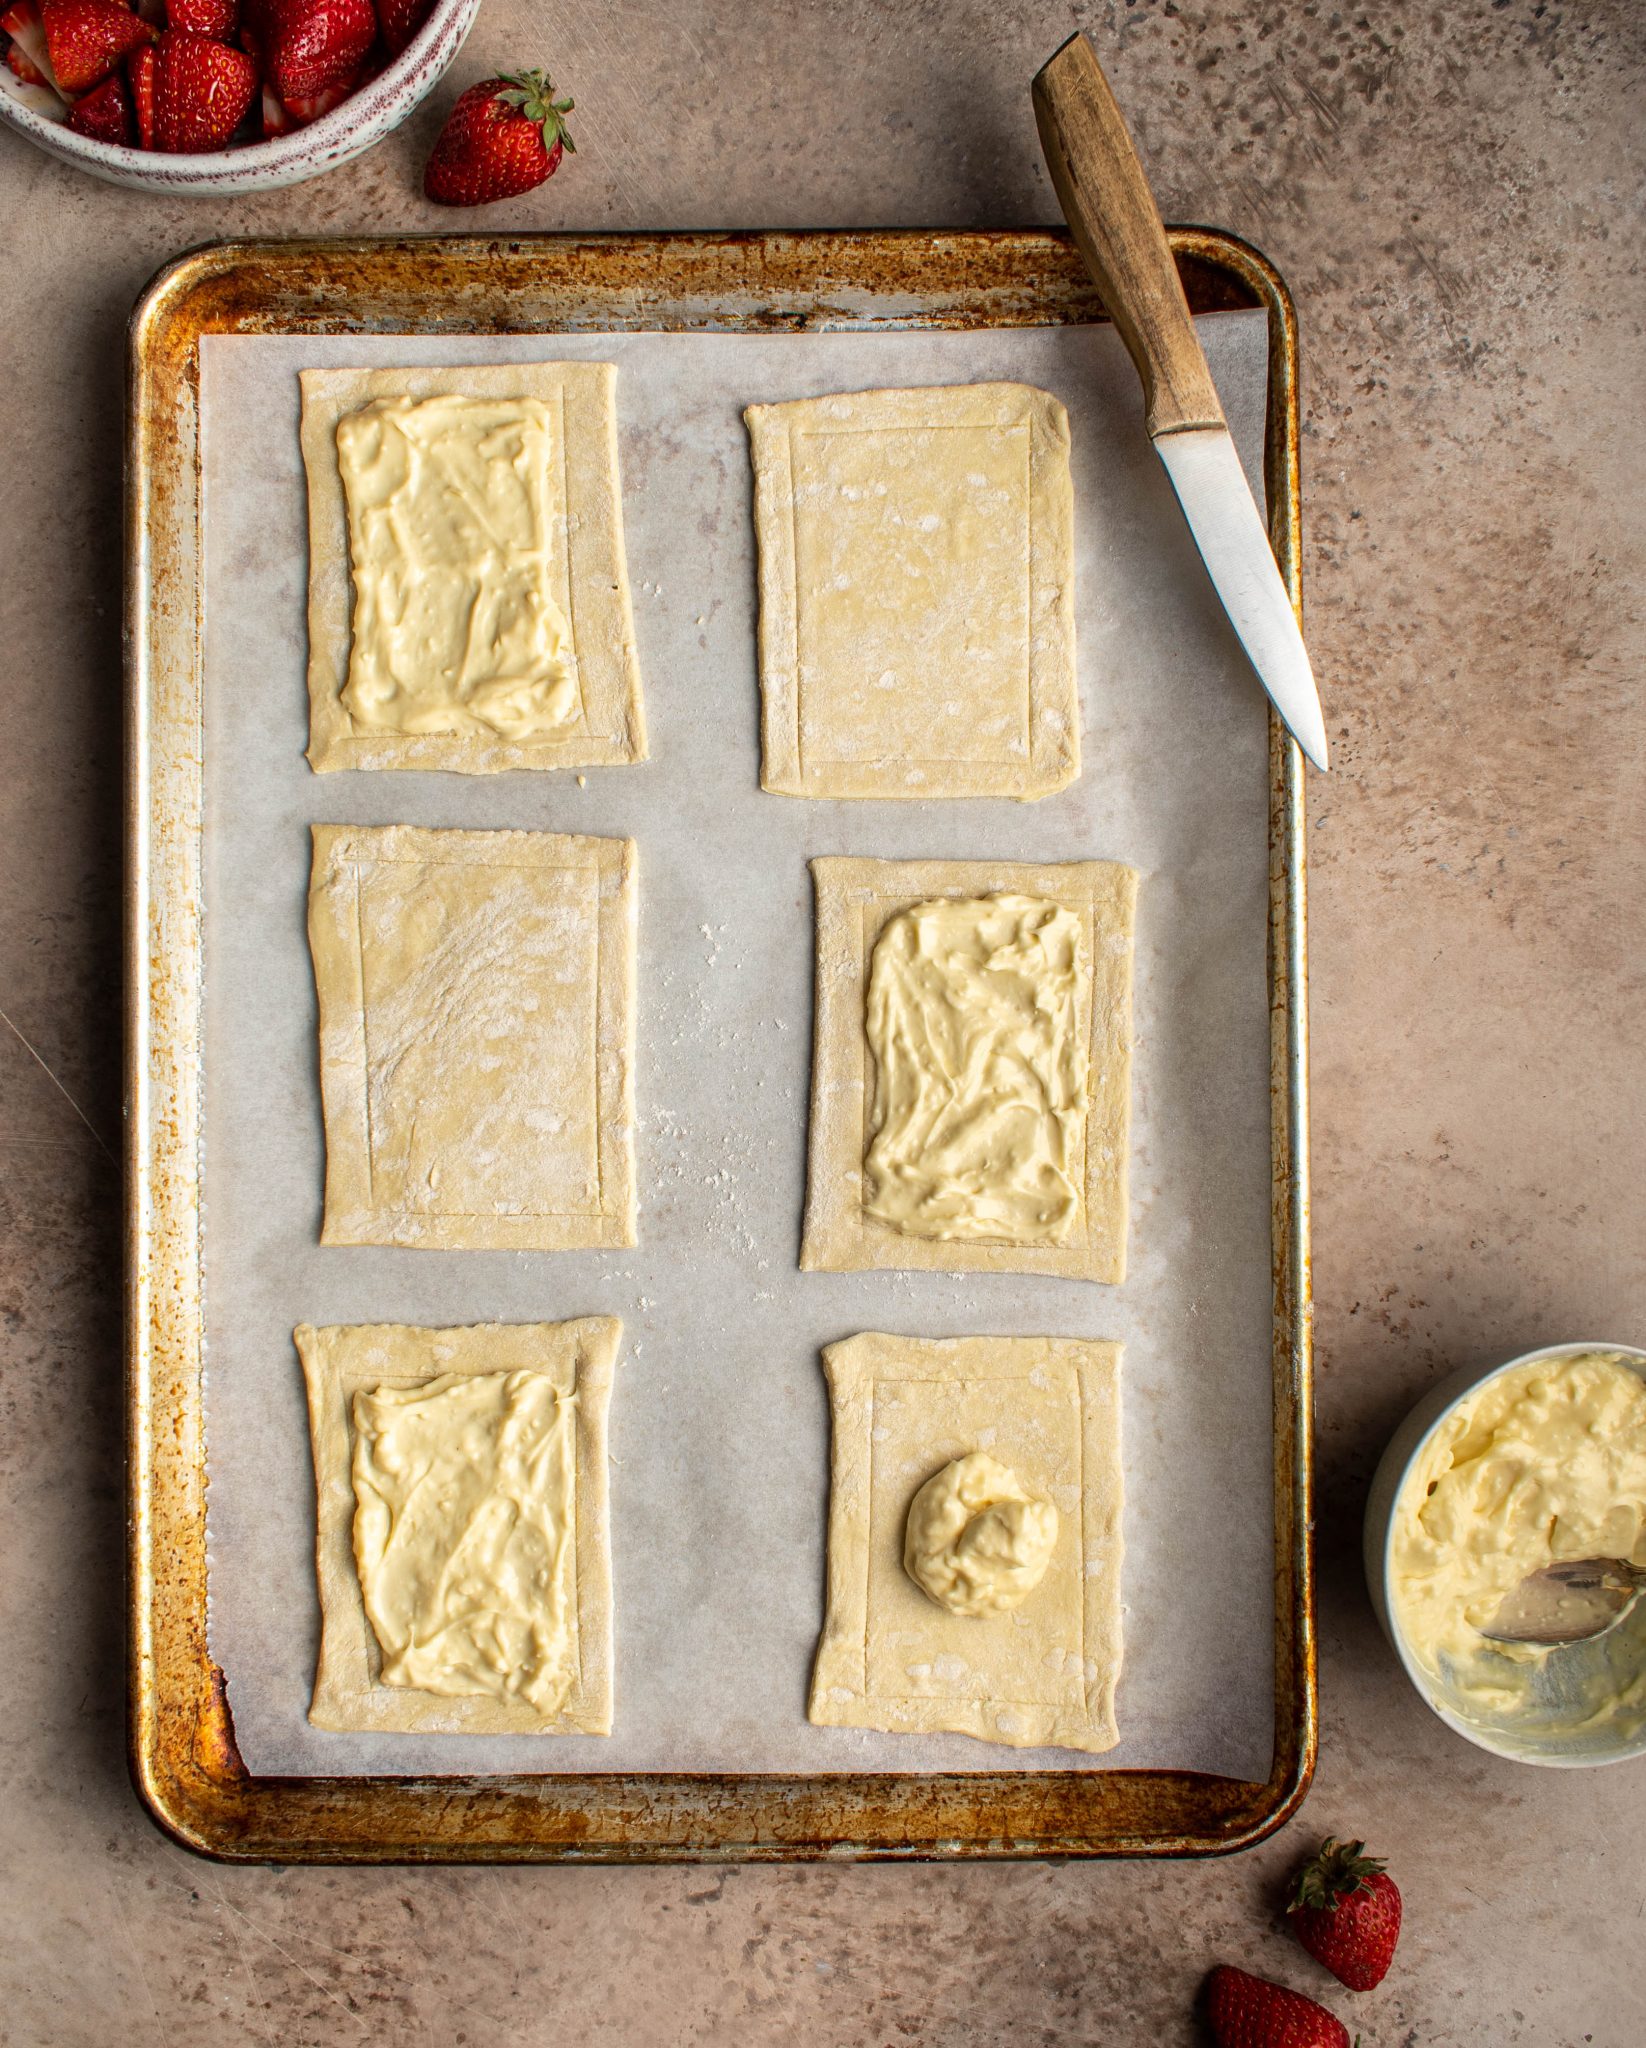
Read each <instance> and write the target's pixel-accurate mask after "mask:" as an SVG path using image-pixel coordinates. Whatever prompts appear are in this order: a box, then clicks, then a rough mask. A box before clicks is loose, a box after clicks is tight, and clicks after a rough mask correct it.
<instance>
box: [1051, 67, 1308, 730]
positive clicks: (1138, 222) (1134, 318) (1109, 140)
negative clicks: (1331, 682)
mask: <svg viewBox="0 0 1646 2048" xmlns="http://www.w3.org/2000/svg"><path fill="white" fill-rule="evenodd" d="M1034 114H1035V121H1036V123H1037V125H1038V126H1039V129H1040V144H1041V147H1042V148H1043V149H1044V150H1045V152H1046V163H1047V167H1048V169H1049V170H1050V171H1051V174H1052V184H1053V185H1054V186H1055V187H1056V189H1057V196H1058V198H1059V200H1060V201H1061V202H1062V205H1063V211H1064V213H1065V214H1066V215H1067V216H1068V221H1069V226H1070V228H1071V229H1072V230H1073V233H1074V238H1075V242H1076V244H1077V246H1078V247H1079V250H1080V253H1081V255H1082V256H1084V257H1085V259H1086V265H1087V268H1088V269H1089V270H1090V271H1091V273H1092V277H1093V279H1094V280H1095V281H1096V284H1097V289H1098V295H1099V297H1100V298H1101V299H1102V301H1103V303H1104V305H1105V306H1106V307H1107V308H1108V311H1109V317H1110V319H1112V320H1113V322H1114V324H1115V327H1116V328H1117V330H1118V331H1119V334H1120V338H1121V340H1122V341H1124V342H1125V344H1126V346H1127V348H1128V349H1129V350H1130V351H1131V357H1132V361H1133V362H1134V363H1136V365H1137V369H1138V374H1139V376H1141V378H1142V379H1143V398H1144V409H1145V411H1144V423H1145V425H1146V426H1147V427H1148V430H1149V438H1150V440H1151V441H1153V443H1154V446H1155V453H1156V454H1157V455H1158V456H1159V457H1160V459H1161V461H1162V462H1163V463H1164V464H1165V465H1166V474H1167V475H1168V476H1169V477H1170V478H1171V480H1172V489H1173V490H1174V491H1176V493H1177V502H1178V503H1179V505H1181V506H1182V508H1183V516H1184V518H1185V519H1187V520H1188V522H1189V531H1190V532H1191V533H1192V534H1193V535H1194V540H1195V546H1196V547H1198V548H1199V550H1200V557H1201V560H1202V561H1203V562H1204V563H1205V564H1206V568H1207V571H1208V572H1209V574H1210V576H1211V579H1212V582H1213V584H1214V585H1215V586H1216V589H1217V594H1218V596H1219V597H1220V598H1221V599H1222V601H1223V609H1224V610H1225V611H1226V612H1227V613H1228V614H1229V619H1230V623H1231V624H1232V625H1233V627H1234V629H1235V631H1236V632H1237V633H1238V634H1239V635H1240V641H1241V645H1242V646H1243V647H1244V648H1245V650H1246V654H1247V657H1248V659H1249V660H1250V661H1251V664H1252V667H1253V668H1255V669H1256V670H1257V674H1258V680H1259V681H1260V682H1261V683H1262V685H1263V687H1264V689H1266V690H1267V691H1268V693H1269V695H1270V696H1271V697H1272V698H1273V699H1274V705H1275V709H1276V710H1277V711H1278V712H1279V713H1280V715H1281V717H1282V718H1283V719H1284V720H1285V721H1286V723H1287V725H1288V726H1289V727H1290V728H1291V732H1292V736H1293V738H1294V739H1295V740H1296V741H1297V743H1298V745H1299V746H1300V747H1301V748H1302V749H1303V751H1304V753H1305V754H1307V755H1308V757H1309V759H1310V760H1311V761H1312V762H1313V763H1314V764H1315V766H1316V767H1317V768H1324V767H1325V766H1326V721H1325V719H1324V718H1323V717H1322V716H1321V710H1320V692H1319V691H1318V690H1317V689H1316V688H1315V679H1314V671H1313V669H1311V668H1310V666H1309V654H1308V650H1307V648H1305V646H1304V645H1303V635H1302V633H1301V632H1300V631H1299V630H1298V624H1297V614H1296V613H1295V612H1294V611H1293V610H1292V601H1291V599H1290V598H1289V597H1288V596H1287V594H1286V586H1285V584H1284V583H1283V582H1282V581H1281V577H1280V569H1279V566H1278V564H1277V563H1276V561H1275V558H1274V552H1273V550H1272V549H1271V548H1270V546H1269V534H1268V529H1267V527H1266V526H1265V524H1264V520H1263V515H1262V513H1261V512H1260V511H1259V510H1258V507H1257V505H1256V503H1255V502H1254V500H1253V498H1252V494H1251V490H1250V488H1249V487H1248V485H1247V482H1246V475H1245V471H1244V470H1242V468H1241V466H1240V457H1239V456H1238V455H1237V454H1236V453H1235V445H1234V442H1233V440H1232V439H1231V438H1230V434H1229V428H1228V423H1227V422H1226V421H1225V419H1224V417H1223V407H1222V405H1221V403H1220V402H1219V400H1218V396H1217V387H1216V386H1215V385H1214V384H1213V382H1212V373H1211V371H1210V370H1209V369H1207V367H1206V357H1205V353H1204V351H1203V350H1202V349H1201V346H1200V342H1199V339H1198V337H1197V336H1196V334H1195V331H1194V320H1193V318H1192V317H1191V315H1190V312H1189V302H1188V300H1187V299H1185V298H1184V296H1183V285H1182V282H1181V281H1180V279H1179V277H1178V274H1177V264H1176V263H1175V262H1174V261H1173V258H1172V252H1171V248H1170V245H1169V244H1168V243H1167V240H1166V230H1165V229H1164V228H1163V227H1162V226H1161V224H1160V214H1159V211H1158V210H1157V208H1156V206H1155V203H1154V195H1153V194H1152V193H1151V192H1150V190H1149V181H1148V179H1147V178H1146V177H1145V176H1144V174H1143V166H1142V164H1141V163H1140V162H1139V161H1138V155H1137V149H1136V147H1135V145H1134V144H1133V142H1132V138H1131V136H1130V134H1129V133H1128V132H1127V128H1126V122H1125V119H1124V117H1123V116H1122V114H1121V111H1120V108H1119V107H1118V106H1117V105H1116V103H1115V96H1114V94H1113V93H1112V92H1111V91H1110V89H1109V81H1108V80H1107V79H1106V78H1105V77H1104V76H1103V68H1102V66H1101V65H1100V64H1099V63H1098V61H1097V57H1096V55H1095V53H1094V52H1093V50H1092V46H1091V44H1090V43H1089V42H1087V40H1086V38H1085V37H1084V36H1082V35H1075V36H1071V37H1070V38H1069V40H1068V41H1067V42H1066V43H1065V44H1064V45H1063V47H1062V49H1060V50H1059V51H1058V53H1057V55H1056V56H1055V57H1053V58H1052V60H1051V62H1050V63H1049V64H1047V65H1046V66H1045V68H1044V69H1043V70H1042V71H1041V72H1040V74H1039V75H1038V76H1037V78H1036V79H1035V82H1034Z"/></svg>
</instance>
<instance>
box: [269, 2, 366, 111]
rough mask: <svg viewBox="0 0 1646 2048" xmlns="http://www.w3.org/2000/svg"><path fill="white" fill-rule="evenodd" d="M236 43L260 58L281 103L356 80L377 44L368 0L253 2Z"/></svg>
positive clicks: (303, 97)
mask: <svg viewBox="0 0 1646 2048" xmlns="http://www.w3.org/2000/svg"><path fill="white" fill-rule="evenodd" d="M243 16H244V28H243V32H242V36H241V40H242V41H243V42H245V43H246V44H247V45H248V47H250V48H252V49H254V50H255V51H256V52H257V53H258V54H259V55H260V56H261V58H262V60H263V70H264V75H265V77H266V78H267V79H268V82H269V84H270V85H271V86H272V87H273V89H274V93H275V96H276V98H278V99H282V100H287V101H291V100H303V99H312V98H314V97H315V96H316V95H317V94H319V93H323V92H329V91H330V90H331V88H332V87H333V86H338V85H346V84H349V83H351V82H352V81H353V80H354V79H355V78H357V77H358V76H359V73H360V65H361V61H362V60H363V58H364V57H365V54H366V52H367V51H368V50H369V49H370V48H371V46H372V44H373V43H374V42H376V40H377V16H376V14H375V13H374V12H373V11H372V0H254V4H251V5H248V6H247V7H246V8H245V9H244V10H243Z"/></svg>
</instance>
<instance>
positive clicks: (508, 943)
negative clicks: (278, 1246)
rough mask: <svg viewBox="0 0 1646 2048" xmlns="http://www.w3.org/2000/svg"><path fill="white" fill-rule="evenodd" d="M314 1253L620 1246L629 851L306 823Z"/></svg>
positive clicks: (629, 1046) (619, 844)
mask: <svg viewBox="0 0 1646 2048" xmlns="http://www.w3.org/2000/svg"><path fill="white" fill-rule="evenodd" d="M313 837H314V859H313V868H312V872H311V877H310V883H309V945H310V950H311V952H312V954H313V957H314V971H315V983H316V987H317V989H318V992H319V1004H320V1085H321V1099H322V1103H323V1107H324V1111H325V1131H326V1201H325V1218H324V1223H323V1227H322V1231H321V1242H322V1243H323V1244H379V1245H383V1244H394V1245H412V1246H418V1247H424V1248H429V1249H436V1250H455V1251H492V1250H495V1251H569V1250H586V1249H602V1248H606V1249H610V1248H616V1247H620V1246H625V1245H632V1244H633V1243H634V1242H635V1165H634V1030H635V1019H634V1007H635V1000H634V972H635V959H634V956H635V914H636V912H635V893H636V891H635V847H634V842H633V840H630V839H596V838H589V837H585V836H581V835H572V834H563V833H554V832H469V831H455V830H444V829H425V828H422V827H418V826H411V825H382V826H379V825H316V826H314V827H313Z"/></svg>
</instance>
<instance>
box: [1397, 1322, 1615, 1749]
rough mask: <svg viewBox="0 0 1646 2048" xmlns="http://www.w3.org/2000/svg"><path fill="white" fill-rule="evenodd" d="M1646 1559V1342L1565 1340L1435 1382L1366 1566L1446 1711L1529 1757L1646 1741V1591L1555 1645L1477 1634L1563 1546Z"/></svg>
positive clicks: (1466, 1728)
mask: <svg viewBox="0 0 1646 2048" xmlns="http://www.w3.org/2000/svg"><path fill="white" fill-rule="evenodd" d="M1593 1557H1608V1558H1623V1559H1625V1560H1627V1561H1628V1562H1630V1563H1633V1564H1636V1565H1646V1351H1638V1350H1635V1349H1634V1348H1632V1347H1631V1346H1629V1345H1625V1344H1555V1345H1550V1346H1549V1347H1548V1348H1546V1349H1545V1350H1542V1351H1531V1352H1527V1353H1526V1354H1525V1355H1524V1356H1523V1357H1520V1358H1514V1359H1511V1360H1510V1361H1509V1362H1508V1364H1506V1365H1500V1366H1494V1367H1492V1368H1490V1369H1489V1370H1488V1371H1486V1372H1484V1373H1480V1372H1473V1371H1470V1372H1464V1373H1460V1374H1457V1375H1455V1376H1454V1377H1453V1378H1451V1379H1449V1380H1447V1381H1445V1382H1443V1383H1442V1384H1441V1385H1440V1386H1438V1387H1436V1388H1434V1389H1433V1390H1432V1391H1431V1392H1430V1393H1429V1394H1428V1395H1427V1396H1426V1397H1425V1398H1424V1399H1423V1400H1422V1401H1420V1402H1419V1403H1418V1405H1417V1407H1416V1408H1414V1409H1413V1410H1412V1412H1411V1414H1410V1415H1409V1416H1407V1418H1406V1420H1405V1421H1404V1422H1403V1423H1402V1424H1401V1426H1400V1428H1399V1429H1398V1430H1396V1432H1395V1434H1394V1436H1393V1438H1392V1439H1391V1440H1390V1443H1389V1447H1388V1449H1387V1450H1386V1451H1385V1452H1384V1454H1383V1458H1382V1461H1381V1463H1380V1464H1379V1466H1378V1468H1377V1473H1376V1476H1375V1477H1374V1478H1373V1481H1372V1490H1371V1497H1370V1499H1369V1500H1368V1502H1367V1507H1366V1526H1365V1559H1366V1579H1367V1584H1368V1586H1369V1587H1370V1589H1371V1595H1372V1602H1373V1605H1374V1606H1375V1607H1376V1609H1377V1614H1378V1619H1379V1621H1381V1623H1382V1624H1383V1630H1384V1633H1385V1634H1386V1635H1387V1636H1388V1638H1389V1640H1390V1642H1391V1643H1392V1644H1393V1645H1394V1648H1395V1651H1396V1653H1397V1654H1398V1656H1399V1658H1400V1661H1401V1663H1402V1664H1403V1665H1404V1666H1405V1668H1406V1675H1407V1676H1408V1677H1409V1678H1410V1679H1411V1681H1412V1683H1413V1685H1414V1686H1416V1688H1417V1690H1418V1692H1419V1693H1420V1694H1421V1696H1422V1697H1423V1698H1424V1699H1425V1700H1426V1701H1427V1702H1428V1704H1429V1705H1430V1706H1431V1707H1432V1708H1433V1709H1434V1711H1435V1712H1436V1713H1437V1714H1438V1715H1439V1716H1440V1718H1441V1719H1442V1720H1443V1721H1444V1722H1446V1724H1447V1725H1448V1726H1449V1727H1451V1728H1455V1729H1456V1730H1457V1732H1458V1733H1459V1734H1460V1735H1463V1736H1466V1737H1467V1738H1468V1739H1469V1741H1471V1742H1474V1743H1477V1744H1478V1745H1479V1746H1480V1747H1481V1748H1482V1749H1488V1750H1491V1751H1493V1752H1494V1753H1495V1754H1496V1755H1498V1756H1504V1757H1510V1758H1513V1759H1514V1760H1515V1761H1517V1762H1521V1763H1534V1764H1552V1765H1563V1766H1573V1765H1587V1764H1605V1763H1621V1762H1622V1761H1623V1760H1624V1759H1625V1758H1628V1757H1634V1756H1642V1755H1646V1595H1642V1596H1641V1597H1640V1598H1639V1599H1637V1600H1636V1601H1635V1603H1634V1605H1633V1607H1632V1608H1631V1609H1630V1610H1629V1612H1628V1613H1627V1614H1626V1615H1625V1616H1624V1617H1623V1619H1622V1620H1621V1621H1619V1622H1618V1623H1617V1624H1616V1625H1615V1626H1614V1627H1612V1628H1611V1629H1609V1630H1608V1631H1607V1632H1606V1633H1605V1634H1604V1635H1602V1636H1599V1637H1596V1638H1594V1639H1593V1640H1591V1641H1588V1642H1578V1643H1568V1644H1563V1645H1560V1646H1558V1647H1555V1648H1545V1647H1542V1646H1539V1645H1534V1644H1522V1643H1497V1642H1492V1641H1489V1640H1488V1639H1487V1637H1486V1636H1485V1635H1484V1634H1483V1633H1482V1631H1483V1630H1484V1629H1486V1628H1489V1627H1490V1626H1491V1625H1492V1622H1493V1620H1494V1618H1495V1617H1496V1615H1497V1614H1498V1611H1499V1609H1500V1608H1501V1607H1502V1604H1503V1602H1504V1600H1505V1599H1506V1598H1507V1597H1508V1596H1509V1595H1510V1594H1511V1593H1513V1592H1514V1591H1515V1589H1516V1588H1517V1587H1518V1586H1519V1585H1520V1584H1521V1582H1522V1581H1523V1580H1524V1579H1526V1578H1528V1577H1529V1576H1530V1575H1531V1574H1532V1573H1534V1572H1537V1571H1541V1570H1543V1569H1544V1568H1545V1567H1546V1566H1548V1565H1550V1564H1553V1563H1557V1562H1559V1561H1562V1560H1565V1559H1573V1558H1593Z"/></svg>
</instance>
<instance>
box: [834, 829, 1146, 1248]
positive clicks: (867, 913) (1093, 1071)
mask: <svg viewBox="0 0 1646 2048" xmlns="http://www.w3.org/2000/svg"><path fill="white" fill-rule="evenodd" d="M811 871H812V879H813V884H814V888H815V893H816V903H817V950H816V966H815V984H816V996H815V1018H814V1022H813V1046H812V1100H811V1123H810V1133H809V1139H808V1144H807V1150H806V1214H805V1223H804V1227H803V1231H802V1236H801V1247H800V1264H801V1268H802V1270H803V1271H807V1272H832V1273H842V1272H845V1273H851V1272H870V1271H893V1272H899V1271H901V1272H943V1273H988V1272H993V1273H1045V1274H1053V1275H1059V1276H1062V1277H1064V1278H1067V1279H1076V1280H1097V1281H1103V1282H1107V1283H1110V1284H1115V1283H1118V1282H1119V1281H1122V1280H1124V1279H1125V1277H1126V1234H1127V1177H1128V1176H1127V1154H1128V1142H1129V1138H1128V1134H1129V1129H1130V1121H1131V1009H1132V952H1133V937H1132V934H1133V917H1134V908H1135V903H1136V889H1137V876H1136V874H1135V873H1134V871H1133V870H1132V869H1131V868H1128V867H1124V866H1122V865H1121V864H1120V863H1119V862H1116V861H1070V862H1050V863H1048V862H1027V861H989V860H908V861H898V860H864V859H856V858H846V857H841V856H837V855H826V856H824V857H822V858H820V859H817V860H814V861H813V862H812V863H811ZM996 891H1009V892H1016V893H1020V894H1023V895H1028V896H1041V897H1045V898H1048V899H1049V900H1051V901H1053V902H1056V903H1060V904H1063V905H1065V906H1066V907H1067V908H1068V909H1070V910H1072V911H1074V912H1075V913H1076V914H1077V915H1078V916H1079V917H1080V919H1081V921H1082V924H1083V926H1084V929H1085V935H1086V942H1087V954H1088V959H1089V964H1090V969H1091V977H1090V978H1091V990H1090V996H1089V1002H1090V1009H1089V1013H1088V1015H1089V1026H1088V1028H1089V1040H1088V1043H1089V1048H1090V1051H1089V1071H1090V1084H1089V1094H1090V1106H1089V1108H1088V1110H1087V1113H1086V1118H1085V1128H1084V1133H1083V1138H1082V1143H1083V1147H1084V1162H1083V1173H1082V1176H1081V1201H1080V1215H1079V1217H1078V1219H1077V1222H1076V1227H1075V1229H1074V1230H1073V1231H1072V1232H1071V1234H1070V1237H1069V1241H1068V1242H1067V1243H1065V1244H1061V1245H1018V1244H1010V1243H1007V1242H1006V1241H1005V1240H1003V1239H990V1240H982V1241H979V1240H976V1239H954V1238H949V1239H944V1238H921V1237H911V1236H908V1235H905V1234H904V1233H903V1232H901V1231H898V1230H896V1229H894V1228H893V1227H892V1226H891V1225H890V1224H888V1223H883V1222H882V1221H880V1219H879V1218H877V1217H873V1216H870V1215H868V1214H866V1213H865V1211H864V1208H863V1161H864V1156H865V1153H866V1150H867V1142H868V1137H869V1118H870V1115H871V1111H872V1104H873V1094H874V1070H873V1069H874V1060H873V1054H872V1053H871V1051H870V1049H869V1041H868V1035H867V1032H866V1030H865V1028H864V1013H865V1005H866V1001H867V995H868V979H869V960H870V956H871V954H872V953H873V950H874V945H875V941H876V940H877V939H878V937H879V935H880V933H881V931H882V930H883V929H884V927H885V925H886V922H887V920H888V919H889V918H891V917H893V916H895V915H896V914H897V912H898V911H900V910H907V909H909V908H910V907H911V906H912V905H914V904H916V903H922V902H925V901H927V900H929V899H931V898H935V897H942V896H988V895H992V894H994V893H995V892H996Z"/></svg>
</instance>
